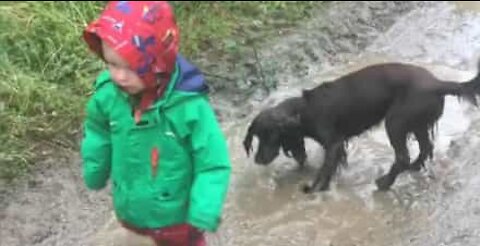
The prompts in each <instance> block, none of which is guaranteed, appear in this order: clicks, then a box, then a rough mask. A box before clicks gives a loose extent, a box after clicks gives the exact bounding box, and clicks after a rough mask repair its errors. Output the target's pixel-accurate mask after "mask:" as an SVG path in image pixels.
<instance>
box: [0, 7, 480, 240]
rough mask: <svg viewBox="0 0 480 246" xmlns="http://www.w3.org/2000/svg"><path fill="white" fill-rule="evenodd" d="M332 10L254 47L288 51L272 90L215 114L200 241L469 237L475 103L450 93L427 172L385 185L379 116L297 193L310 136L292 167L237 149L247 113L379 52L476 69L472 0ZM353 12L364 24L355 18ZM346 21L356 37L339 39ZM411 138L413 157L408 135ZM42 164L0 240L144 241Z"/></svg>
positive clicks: (316, 163) (70, 174)
mask: <svg viewBox="0 0 480 246" xmlns="http://www.w3.org/2000/svg"><path fill="white" fill-rule="evenodd" d="M332 8H333V10H332V11H331V12H329V16H328V17H319V18H318V19H314V20H313V21H312V22H311V23H307V24H306V25H305V29H304V30H299V31H298V32H297V33H294V34H292V35H291V36H288V37H286V38H285V39H283V40H279V41H278V42H277V43H276V44H275V45H272V47H271V48H270V49H266V50H264V51H262V56H263V57H265V58H264V59H271V60H272V59H278V60H282V59H284V58H285V59H287V58H288V57H290V61H292V62H290V63H289V62H285V63H282V67H280V68H281V69H280V68H279V69H278V71H280V72H278V73H277V74H276V76H277V77H279V78H281V79H280V80H279V82H280V84H279V88H278V89H277V91H275V92H274V93H273V94H271V95H270V96H268V97H267V98H266V99H265V100H264V101H260V100H258V101H251V102H249V103H247V104H245V105H246V106H245V109H246V110H248V111H249V113H248V114H246V113H244V112H240V113H238V112H234V113H228V112H224V115H227V116H230V115H241V114H245V115H246V118H244V119H241V120H228V117H226V119H225V120H223V126H224V127H225V131H226V134H227V136H228V140H229V147H230V150H231V155H232V161H233V165H234V166H233V168H234V170H233V177H232V185H231V189H230V192H229V196H228V201H227V204H226V206H225V218H224V220H223V224H222V227H221V229H220V230H219V232H218V233H217V234H215V235H209V240H210V242H211V245H228V246H237V245H238V246H253V245H255V246H257V245H258V246H263V245H265V246H267V245H268V246H270V245H275V246H287V245H288V246H290V245H301V246H313V245H315V246H364V245H365V246H367V245H368V246H384V245H385V246H386V245H388V246H404V245H412V246H441V245H452V246H456V245H462V246H476V245H479V244H480V198H479V196H477V191H478V190H477V189H478V188H480V166H478V164H477V163H478V162H479V161H480V157H479V156H477V149H479V148H480V109H479V108H474V107H472V106H471V105H469V104H467V103H466V102H465V103H464V102H459V101H458V100H457V99H455V98H453V97H447V100H446V106H445V111H444V115H443V117H442V118H441V120H440V122H439V124H438V127H437V129H436V139H435V155H434V159H433V160H432V161H431V162H427V170H426V171H422V172H420V173H404V174H402V175H401V176H400V177H399V178H398V181H397V182H396V183H395V185H394V186H393V188H392V190H391V191H389V192H377V191H376V187H375V185H374V180H375V179H376V178H377V177H379V176H381V175H382V174H384V173H385V172H387V170H388V169H389V167H390V165H391V163H392V160H393V151H392V150H391V148H390V146H389V144H388V141H387V139H386V136H385V133H384V128H383V126H380V127H379V128H377V129H373V130H372V131H370V132H368V133H365V134H364V135H362V136H361V137H359V138H357V139H355V140H353V141H351V143H350V145H349V148H348V160H349V167H348V168H347V169H344V170H342V172H341V173H340V175H339V176H338V177H337V178H336V179H335V180H333V183H332V187H331V190H330V191H328V192H324V193H317V194H313V195H305V194H303V193H301V192H300V185H301V184H303V183H305V182H306V181H309V180H310V179H311V178H312V176H313V175H314V172H315V171H316V170H317V169H318V168H319V167H320V165H321V161H322V158H323V150H322V149H321V148H320V147H319V146H317V145H316V144H315V143H314V142H313V141H310V140H309V141H307V150H308V155H309V157H308V167H307V169H306V170H303V171H299V170H297V167H296V165H295V163H294V162H293V161H292V160H291V159H287V158H285V157H284V156H280V157H279V158H277V159H276V160H275V162H274V163H273V164H271V165H270V166H268V167H263V166H257V165H255V164H254V163H253V160H252V159H251V158H250V159H248V158H247V157H246V155H245V153H244V152H243V147H242V140H243V136H244V134H245V130H246V127H247V124H248V123H249V121H250V120H251V119H252V117H253V116H254V115H255V114H256V113H257V112H258V111H259V110H261V109H262V108H264V107H267V106H270V105H272V104H275V103H277V102H279V101H280V100H282V99H284V98H286V97H289V96H293V95H298V94H299V93H300V91H301V88H307V87H312V86H315V85H316V84H318V83H321V82H322V81H325V80H329V79H332V78H335V77H338V76H341V75H344V74H346V73H348V72H350V71H353V70H356V69H358V68H361V67H364V66H366V65H369V64H372V63H378V62H383V61H403V62H409V63H415V64H418V65H422V66H424V67H426V68H427V69H429V70H431V71H432V72H433V73H434V74H436V75H437V76H438V77H440V78H442V79H449V80H456V81H459V82H460V81H466V80H468V79H470V78H472V77H473V76H474V75H475V73H476V72H477V68H476V64H477V59H478V58H480V25H479V24H478V23H480V14H479V13H478V12H477V11H479V10H480V3H478V4H477V3H462V2H460V3H456V4H452V3H449V2H443V3H441V2H435V3H433V2H431V3H385V2H379V3H359V4H358V5H354V4H353V3H345V4H343V5H342V3H339V4H338V5H335V6H333V7H332ZM335 8H336V9H335ZM335 10H336V11H335ZM358 16H362V17H361V18H359V17H358ZM347 17H349V18H350V19H349V18H347ZM325 19H334V20H337V21H338V22H337V24H338V25H342V26H344V27H345V28H346V31H345V32H344V33H343V34H341V35H340V34H338V33H342V31H339V32H337V33H336V34H335V33H333V34H332V35H330V36H331V37H332V36H333V37H334V38H331V37H330V39H333V40H331V41H332V47H331V48H328V47H327V46H326V45H325V42H327V41H328V40H329V39H325V40H327V41H325V42H320V41H318V40H321V39H322V35H323V34H322V33H324V32H322V30H323V31H325V30H327V31H328V30H332V29H333V27H332V25H331V24H328V23H327V24H325V23H324V22H325V21H326V20H325ZM361 19H365V22H369V23H370V24H369V25H366V24H363V25H362V21H361ZM372 23H373V24H372ZM382 23H383V25H381V24H382ZM377 25H379V26H377ZM326 26H327V27H326ZM328 26H330V28H328ZM333 26H335V25H333ZM337 27H338V26H337ZM361 28H363V29H364V31H363V32H360V30H359V29H361ZM369 28H370V29H369ZM337 29H340V28H337ZM350 30H356V31H357V32H356V33H358V34H357V35H358V36H357V37H353V38H352V37H350V35H352V34H351V32H350ZM335 35H338V36H335ZM362 35H363V36H362ZM349 37H350V39H349ZM335 40H337V41H339V42H335ZM348 40H353V41H350V42H349V41H348ZM327 43H328V42H327ZM342 43H343V45H342ZM339 44H340V45H339ZM342 47H343V48H342ZM297 48H298V50H297V51H298V52H296V50H295V49H297ZM330 50H331V51H330ZM330 53H331V55H328V54H330ZM294 54H297V55H296V56H295V55H294ZM257 98H258V99H260V98H262V96H261V95H259V96H257ZM219 108H220V109H222V107H221V105H220V106H219ZM222 112H223V111H222ZM254 144H255V145H256V141H254ZM410 148H411V153H412V155H413V156H415V155H416V154H417V153H418V148H417V146H416V142H414V141H412V142H411V144H410ZM60 161H62V160H60ZM53 164H55V165H53ZM51 167H55V168H56V169H57V170H52V169H51V168H50V169H48V168H47V169H44V170H42V171H41V172H39V174H37V175H36V176H34V177H33V179H32V181H30V182H28V183H26V184H25V185H24V186H23V187H21V189H19V191H18V194H17V195H8V196H5V197H8V198H9V199H10V201H11V202H9V203H8V204H6V205H4V207H2V210H1V213H0V219H1V222H0V223H1V224H0V245H1V246H3V245H8V246H10V245H12V246H16V245H143V244H141V243H140V241H142V240H143V239H139V238H130V237H129V236H126V235H125V233H124V231H123V230H121V229H120V228H118V226H117V225H116V223H115V221H114V220H113V219H112V217H111V213H110V212H109V208H110V204H109V202H110V200H109V197H108V194H107V192H101V193H91V192H86V191H85V190H84V188H83V186H82V183H81V180H80V177H79V174H78V170H79V162H78V160H77V161H76V162H75V163H74V165H73V166H72V165H71V164H66V165H65V166H63V167H60V168H58V165H57V164H56V163H52V165H51ZM2 204H4V203H2ZM127 240H130V241H127ZM119 242H121V243H119ZM145 245H148V244H145Z"/></svg>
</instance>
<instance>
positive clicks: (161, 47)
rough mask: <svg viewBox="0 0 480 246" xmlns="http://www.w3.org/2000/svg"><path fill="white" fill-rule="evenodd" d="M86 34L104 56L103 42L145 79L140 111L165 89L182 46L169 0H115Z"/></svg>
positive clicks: (91, 47)
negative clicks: (167, 0) (102, 50)
mask: <svg viewBox="0 0 480 246" xmlns="http://www.w3.org/2000/svg"><path fill="white" fill-rule="evenodd" d="M83 38H84V40H85V41H86V43H87V44H88V47H89V48H90V49H91V50H92V51H93V52H94V53H96V54H98V55H99V56H100V57H102V52H101V42H105V43H106V44H107V45H108V46H109V47H111V48H112V49H114V50H115V51H116V52H117V53H118V55H120V56H121V57H122V58H123V59H124V60H126V61H127V62H128V63H129V66H130V69H132V70H133V71H135V72H136V73H137V75H138V76H139V77H140V78H141V79H142V81H143V83H144V84H145V87H146V90H145V91H144V92H143V96H142V100H141V102H140V105H139V110H140V112H139V113H141V111H143V110H145V109H146V108H147V107H148V106H149V105H150V104H151V103H152V102H153V101H154V100H155V99H156V98H158V97H159V96H160V95H161V94H162V93H163V91H164V89H165V87H166V86H167V83H168V81H170V79H171V75H172V73H173V71H174V69H175V64H176V59H177V53H178V49H179V30H178V27H177V24H176V20H175V16H174V13H173V10H172V8H171V6H170V5H169V4H168V2H166V1H111V2H109V3H108V4H107V6H106V7H105V9H104V10H103V12H102V13H101V15H100V17H99V18H98V19H96V20H94V21H93V22H92V23H90V24H89V25H88V26H87V28H86V29H85V31H84V33H83ZM159 74H162V76H161V77H160V76H159Z"/></svg>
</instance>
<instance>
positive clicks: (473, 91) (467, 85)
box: [437, 60, 480, 106]
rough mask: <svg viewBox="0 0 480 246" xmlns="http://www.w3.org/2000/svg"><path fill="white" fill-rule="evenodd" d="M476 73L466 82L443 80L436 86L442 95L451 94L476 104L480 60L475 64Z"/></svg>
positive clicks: (479, 81)
mask: <svg viewBox="0 0 480 246" xmlns="http://www.w3.org/2000/svg"><path fill="white" fill-rule="evenodd" d="M477 70H478V72H477V75H476V76H475V77H474V78H473V79H471V80H469V81H466V82H463V83H458V82H454V81H444V82H443V83H441V84H440V87H439V88H437V89H438V91H439V92H440V93H441V94H442V95H452V96H457V97H460V98H463V99H466V100H467V101H469V102H470V103H471V104H473V105H475V106H478V103H477V96H479V95H480V60H479V62H478V64H477Z"/></svg>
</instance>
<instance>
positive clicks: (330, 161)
mask: <svg viewBox="0 0 480 246" xmlns="http://www.w3.org/2000/svg"><path fill="white" fill-rule="evenodd" d="M340 151H342V141H335V142H333V143H332V144H329V145H327V146H326V154H325V161H324V164H323V166H322V167H321V168H320V170H319V171H318V172H317V176H316V177H315V180H314V181H313V183H312V185H310V186H309V185H304V187H303V192H304V193H307V194H308V193H312V192H314V191H315V190H316V187H317V186H320V191H326V190H328V189H329V187H330V180H331V179H332V176H333V174H334V173H335V171H336V170H337V165H338V162H339V159H340V156H341V154H339V152H340Z"/></svg>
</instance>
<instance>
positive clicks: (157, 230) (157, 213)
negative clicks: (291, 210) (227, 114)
mask: <svg viewBox="0 0 480 246" xmlns="http://www.w3.org/2000/svg"><path fill="white" fill-rule="evenodd" d="M84 39H85V41H86V42H87V44H88V46H89V47H90V49H91V50H92V51H94V52H95V53H96V54H98V55H99V56H100V57H101V58H102V60H104V61H105V63H106V64H107V65H108V69H107V70H106V71H103V72H102V73H100V75H99V76H98V78H97V79H96V82H95V92H94V94H93V95H92V97H91V98H90V100H89V102H88V105H87V108H86V119H85V123H84V127H85V136H84V139H83V141H82V147H81V154H82V158H83V175H84V181H85V183H86V186H87V187H88V188H89V189H93V190H99V189H102V188H104V187H105V186H106V183H107V180H108V179H111V180H112V185H113V186H112V192H113V204H114V208H115V213H116V216H117V219H118V220H119V221H120V223H121V224H122V225H123V226H124V227H125V228H127V229H129V230H131V231H133V232H136V233H140V234H143V235H148V236H151V238H152V239H153V240H154V241H155V242H156V243H157V245H170V246H172V245H205V239H204V235H203V232H204V231H209V232H214V231H216V230H217V228H218V226H219V223H220V217H221V213H222V207H223V203H224V200H225V197H226V193H227V187H228V184H229V178H230V172H231V169H230V161H229V154H228V150H227V146H226V141H225V138H224V135H223V133H222V131H221V128H220V127H219V124H218V122H217V120H216V117H215V114H214V112H213V110H212V108H211V106H210V104H209V102H208V98H207V95H206V92H207V86H206V85H205V83H204V78H203V76H202V75H201V73H200V72H199V70H198V69H197V68H195V67H194V66H193V65H191V64H189V63H188V62H187V61H186V60H185V59H184V58H183V57H182V56H180V55H179V54H178V45H179V31H178V28H177V26H176V22H175V17H174V14H173V12H172V9H171V7H170V6H169V4H168V3H167V2H160V1H155V2H150V1H131V2H130V1H119V2H109V3H108V4H107V6H106V8H105V10H104V11H103V13H102V14H101V16H100V18H99V19H98V20H96V21H94V22H93V23H91V24H90V25H89V26H88V27H87V29H86V30H85V32H84Z"/></svg>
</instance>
